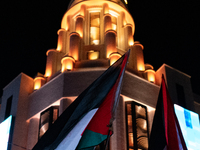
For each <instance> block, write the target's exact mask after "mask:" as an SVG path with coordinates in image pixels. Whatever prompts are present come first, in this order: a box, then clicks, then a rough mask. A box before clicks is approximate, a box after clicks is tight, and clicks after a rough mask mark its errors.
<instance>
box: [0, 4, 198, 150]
mask: <svg viewBox="0 0 200 150" xmlns="http://www.w3.org/2000/svg"><path fill="white" fill-rule="evenodd" d="M126 5H127V1H126V0H124V1H123V0H71V2H70V4H69V6H68V10H67V12H66V13H65V14H64V16H63V19H62V22H61V29H59V30H58V32H57V33H58V42H57V43H58V44H57V48H56V49H50V50H48V51H47V53H46V55H47V62H46V70H45V74H44V75H43V74H40V73H38V74H37V76H36V77H34V78H32V77H29V76H28V75H26V74H24V73H21V74H19V75H18V76H17V77H16V78H15V79H14V80H13V81H11V82H10V83H9V84H8V85H7V86H6V87H5V88H4V89H3V95H2V98H1V107H0V122H3V121H4V120H5V119H6V118H7V117H8V116H10V115H12V116H13V117H14V120H13V127H12V133H11V138H10V140H9V149H11V150H24V149H32V148H33V146H34V145H35V144H36V143H37V141H38V140H39V139H40V138H41V136H42V135H43V134H44V133H45V132H46V131H47V130H48V128H49V127H50V126H51V125H52V124H53V123H54V121H55V120H56V119H57V117H58V116H59V115H60V114H62V112H63V111H64V110H65V109H66V108H67V107H68V106H69V105H70V104H71V103H72V102H73V101H74V99H75V98H76V97H77V96H78V95H79V94H80V93H81V92H82V91H83V90H84V89H86V88H87V87H88V86H89V85H90V84H91V83H92V82H93V81H94V80H95V79H96V78H98V77H99V76H100V75H101V74H102V73H103V72H104V71H105V70H106V69H107V68H108V67H109V66H110V65H112V64H113V63H114V62H115V61H116V60H117V59H119V58H120V57H121V56H122V55H123V54H124V53H125V52H126V51H127V50H128V49H130V57H129V61H128V65H127V69H126V72H125V75H124V79H123V85H122V91H121V96H120V102H119V106H118V108H117V112H116V113H117V114H116V119H115V121H114V124H113V132H114V134H113V135H112V137H111V140H110V145H109V149H110V150H126V149H127V150H132V149H144V150H146V149H148V138H149V134H150V131H151V125H152V121H153V116H154V112H155V106H156V103H157V98H158V94H159V89H160V84H161V76H162V74H163V75H164V77H165V80H166V83H167V86H168V89H169V93H170V96H171V98H172V101H173V102H174V103H176V104H179V105H181V106H183V107H184V108H187V109H189V110H192V111H195V112H197V113H199V114H200V111H199V110H200V97H199V96H198V95H195V94H194V93H193V92H192V88H191V82H190V76H189V75H187V74H185V73H183V72H181V71H179V70H176V69H174V68H172V67H170V66H168V65H166V64H163V65H162V66H161V67H160V68H159V69H158V70H156V71H155V70H154V68H153V66H152V65H150V64H145V63H144V57H143V49H144V47H143V45H142V44H140V43H139V42H137V41H134V32H135V23H134V20H133V18H132V16H131V14H130V13H129V12H128V9H127V6H126Z"/></svg>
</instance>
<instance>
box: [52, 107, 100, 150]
mask: <svg viewBox="0 0 200 150" xmlns="http://www.w3.org/2000/svg"><path fill="white" fill-rule="evenodd" d="M97 110H98V108H96V109H93V110H91V111H90V112H88V113H87V114H86V115H85V116H84V117H83V118H82V119H81V120H80V121H79V122H78V123H77V124H76V125H75V126H74V128H73V129H72V130H71V131H70V132H69V134H68V135H67V136H66V137H65V138H64V139H63V140H62V142H61V143H60V144H59V145H58V147H57V148H56V150H75V149H76V147H77V145H78V143H79V141H80V139H81V134H82V133H83V131H84V130H85V128H86V127H87V125H88V123H89V122H90V120H91V119H92V117H93V116H94V115H95V113H96V112H97Z"/></svg>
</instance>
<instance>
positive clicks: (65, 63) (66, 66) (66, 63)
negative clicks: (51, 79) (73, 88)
mask: <svg viewBox="0 0 200 150" xmlns="http://www.w3.org/2000/svg"><path fill="white" fill-rule="evenodd" d="M74 62H75V60H74V59H73V58H72V57H69V56H67V57H64V58H63V59H62V60H61V63H62V70H61V71H62V72H64V71H65V70H72V69H73V65H74Z"/></svg>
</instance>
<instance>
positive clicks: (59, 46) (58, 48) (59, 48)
mask: <svg viewBox="0 0 200 150" xmlns="http://www.w3.org/2000/svg"><path fill="white" fill-rule="evenodd" d="M61 47H62V46H61V44H60V43H59V44H58V46H57V49H56V50H57V51H59V52H60V51H61Z"/></svg>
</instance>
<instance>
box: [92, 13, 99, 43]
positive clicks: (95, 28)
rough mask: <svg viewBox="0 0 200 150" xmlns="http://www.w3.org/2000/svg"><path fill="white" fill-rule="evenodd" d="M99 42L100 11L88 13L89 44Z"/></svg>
mask: <svg viewBox="0 0 200 150" xmlns="http://www.w3.org/2000/svg"><path fill="white" fill-rule="evenodd" d="M99 43H100V13H99V12H93V13H90V44H91V45H92V44H94V45H98V44H99Z"/></svg>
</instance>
